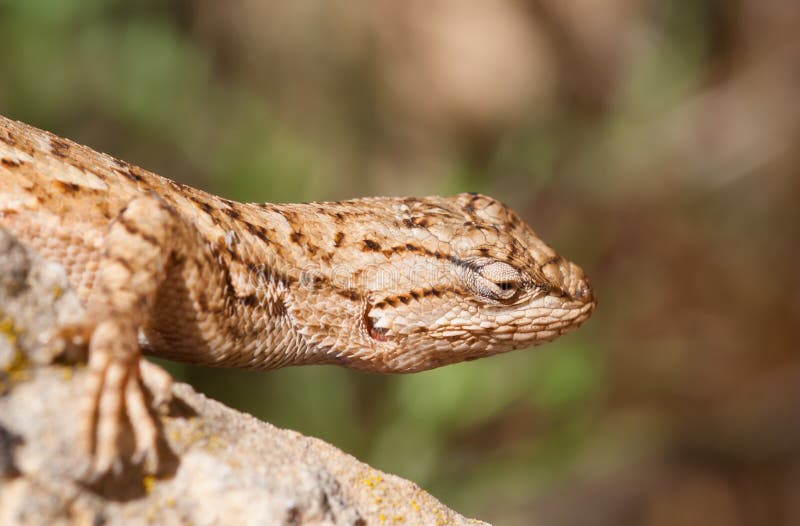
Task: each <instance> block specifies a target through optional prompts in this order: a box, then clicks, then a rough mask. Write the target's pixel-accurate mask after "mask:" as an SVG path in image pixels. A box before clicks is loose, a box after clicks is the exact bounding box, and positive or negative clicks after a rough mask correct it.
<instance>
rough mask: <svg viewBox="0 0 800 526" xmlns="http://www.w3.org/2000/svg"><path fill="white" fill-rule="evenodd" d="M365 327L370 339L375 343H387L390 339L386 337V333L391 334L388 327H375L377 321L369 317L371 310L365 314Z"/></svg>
mask: <svg viewBox="0 0 800 526" xmlns="http://www.w3.org/2000/svg"><path fill="white" fill-rule="evenodd" d="M364 327H365V328H366V331H367V334H369V337H370V338H372V339H373V340H375V341H379V342H385V341H386V340H387V339H388V338H387V337H386V333H387V332H389V329H388V328H386V327H376V326H375V319H374V318H372V316H370V315H369V310H367V312H366V313H364Z"/></svg>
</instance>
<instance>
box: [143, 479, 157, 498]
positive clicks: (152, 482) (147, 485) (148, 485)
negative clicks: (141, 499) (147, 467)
mask: <svg viewBox="0 0 800 526" xmlns="http://www.w3.org/2000/svg"><path fill="white" fill-rule="evenodd" d="M142 487H143V488H144V491H145V492H146V493H147V494H150V493H152V492H153V489H154V488H155V487H156V478H155V477H154V476H152V475H145V476H144V478H142Z"/></svg>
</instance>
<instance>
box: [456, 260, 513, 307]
mask: <svg viewBox="0 0 800 526" xmlns="http://www.w3.org/2000/svg"><path fill="white" fill-rule="evenodd" d="M468 285H471V288H472V289H473V292H474V293H475V294H477V295H478V296H482V297H484V298H487V299H490V300H494V301H508V300H510V299H512V298H514V297H515V296H516V295H517V293H518V292H519V291H520V290H521V288H522V276H521V275H520V273H519V271H518V270H517V269H515V268H514V267H512V266H511V265H509V264H508V263H503V262H502V261H492V260H490V261H489V262H487V263H485V264H483V265H481V264H480V263H479V264H477V265H476V266H475V272H474V274H473V275H472V279H471V280H468Z"/></svg>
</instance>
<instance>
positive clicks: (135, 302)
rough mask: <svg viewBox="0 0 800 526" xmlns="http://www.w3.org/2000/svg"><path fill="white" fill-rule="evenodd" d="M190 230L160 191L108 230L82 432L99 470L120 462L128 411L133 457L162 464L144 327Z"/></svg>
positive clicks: (92, 310) (148, 466)
mask: <svg viewBox="0 0 800 526" xmlns="http://www.w3.org/2000/svg"><path fill="white" fill-rule="evenodd" d="M189 233H190V229H189V228H188V227H187V225H185V224H183V222H182V220H181V219H180V218H179V217H178V215H177V214H176V213H175V212H174V210H172V208H170V207H169V206H168V205H167V204H166V203H165V202H164V201H163V200H162V199H160V198H158V197H155V196H145V197H140V198H137V199H135V200H133V201H132V202H131V203H129V205H128V206H127V207H126V208H124V209H123V210H122V211H121V212H120V214H119V216H118V217H117V219H116V220H115V221H114V222H113V223H112V224H111V225H110V227H109V230H108V232H107V234H106V236H105V237H104V241H103V250H102V253H101V256H100V260H99V263H98V269H97V276H96V280H95V284H94V286H93V289H92V293H91V295H90V296H89V299H88V305H87V307H88V319H89V325H90V327H92V334H91V338H90V340H89V373H90V374H89V384H88V389H87V391H88V392H87V393H86V398H85V407H84V426H85V430H84V433H85V436H86V443H87V445H88V449H89V451H90V453H91V455H92V468H91V471H92V474H93V475H101V474H104V473H108V472H110V471H119V470H120V469H121V468H122V462H121V461H122V457H123V452H122V450H121V444H122V442H123V440H122V439H123V433H124V431H125V429H126V427H125V418H126V417H127V418H128V420H129V422H130V426H131V428H132V430H133V438H134V441H135V453H134V456H133V460H134V462H143V464H144V468H145V470H146V471H148V472H156V471H157V470H158V467H159V466H158V464H159V455H158V447H157V442H158V436H159V431H158V426H157V424H156V422H155V420H154V418H153V415H152V414H151V412H150V410H149V407H148V403H147V397H146V395H145V390H144V387H143V386H142V382H141V371H140V359H141V351H140V348H139V343H138V331H139V329H140V328H141V327H142V326H143V325H144V324H145V323H146V322H147V320H148V317H149V316H150V315H151V313H152V308H153V304H154V302H155V298H156V295H157V293H158V290H159V287H161V286H163V284H164V279H165V277H166V275H167V270H168V266H169V265H170V262H171V261H172V260H173V258H174V256H175V255H176V253H177V252H179V251H181V250H182V249H185V248H187V244H189V242H190V239H187V238H190V236H189V235H188V234H189ZM167 390H168V389H167Z"/></svg>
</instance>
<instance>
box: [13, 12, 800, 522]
mask: <svg viewBox="0 0 800 526" xmlns="http://www.w3.org/2000/svg"><path fill="white" fill-rule="evenodd" d="M798 34H800V4H798V3H797V2H796V1H792V0H783V1H782V0H768V1H759V0H733V1H723V0H697V1H693V2H676V1H673V2H668V1H655V0H651V1H646V0H606V1H603V2H599V1H590V0H575V1H571V2H559V1H557V0H538V1H531V2H524V1H522V0H493V1H491V2H489V1H483V2H477V1H473V2H464V1H461V2H459V1H456V0H433V1H420V0H418V1H404V2H391V1H387V0H383V1H380V0H351V1H349V2H330V1H325V0H272V1H263V0H228V1H226V2H219V1H216V0H194V1H190V0H158V1H157V0H138V1H132V0H128V1H123V0H0V113H2V114H4V115H6V116H9V117H12V118H15V119H19V120H23V121H26V122H28V123H30V124H33V125H36V126H39V127H41V128H45V129H48V130H51V131H53V132H55V133H57V134H60V135H63V136H66V137H69V138H71V139H74V140H76V141H78V142H80V143H84V144H88V145H90V146H92V147H93V148H95V149H97V150H100V151H105V152H108V153H111V154H113V155H114V156H116V157H119V158H122V159H125V160H127V161H130V162H133V163H135V164H138V165H141V166H143V167H145V168H147V169H150V170H152V171H155V172H157V173H160V174H162V175H165V176H168V177H170V178H173V179H177V180H180V181H182V182H186V183H189V184H193V185H196V186H199V187H201V188H204V189H207V190H210V191H213V192H215V193H218V194H222V195H225V196H227V197H230V198H234V199H238V200H243V201H307V200H335V199H340V198H347V197H356V196H368V195H425V194H439V193H444V194H452V193H456V192H460V191H480V192H483V193H487V194H489V195H492V196H494V197H497V198H499V199H501V200H503V201H505V202H506V203H508V204H510V205H511V206H512V207H513V208H515V209H516V210H517V211H518V212H519V213H520V214H521V215H522V216H523V217H524V218H525V219H526V220H527V221H528V222H529V223H530V224H531V225H532V226H533V227H534V228H535V229H536V230H537V232H538V233H539V234H540V235H542V237H543V238H545V239H546V240H547V241H548V243H549V244H551V245H552V246H554V247H555V248H556V249H557V250H558V251H559V252H560V253H561V254H563V255H565V256H566V257H568V258H569V259H571V260H573V261H576V262H578V263H579V264H580V265H581V266H582V267H583V268H584V269H585V270H586V272H587V273H588V275H589V276H590V277H591V278H592V280H593V283H594V285H595V287H596V290H597V294H598V296H599V300H600V303H599V308H598V310H597V312H596V314H595V315H594V317H593V318H592V319H591V320H590V321H589V322H588V323H587V324H586V325H585V326H584V327H583V328H582V329H581V330H579V331H578V332H576V333H574V334H571V335H569V336H566V337H564V338H562V339H560V340H558V341H556V342H554V343H552V344H548V345H546V346H544V347H541V348H537V349H535V350H530V351H517V352H514V353H510V354H506V355H503V356H498V357H494V358H491V359H486V360H480V361H477V362H471V363H467V364H460V365H455V366H451V367H446V368H444V369H440V370H435V371H430V372H426V373H422V374H416V375H411V376H405V377H398V376H385V377H384V376H372V375H367V374H360V373H355V372H351V371H345V370H339V369H337V368H333V367H306V368H297V369H286V370H280V371H275V372H266V373H264V372H261V373H255V372H241V371H228V370H225V371H222V370H208V369H202V368H194V367H188V366H182V365H175V366H172V367H171V370H172V371H173V372H175V373H176V374H177V375H178V376H179V377H180V378H183V379H185V380H186V381H189V382H191V383H192V384H194V385H195V386H196V387H197V388H198V389H199V390H200V391H202V392H204V393H206V394H208V395H209V396H211V397H214V398H217V399H219V400H222V401H224V402H225V403H227V404H230V405H232V406H235V407H239V408H241V409H243V410H245V411H248V412H250V413H252V414H255V415H257V416H258V417H260V418H262V419H264V420H267V421H269V422H272V423H274V424H276V425H278V426H281V427H287V428H292V429H296V430H298V431H301V432H303V433H305V434H309V435H313V436H316V437H320V438H322V439H324V440H327V441H329V442H331V443H333V444H335V445H337V446H338V447H340V448H342V449H344V450H345V451H347V452H350V453H352V454H353V455H355V456H356V457H358V458H359V459H361V460H363V461H366V462H368V463H370V464H372V465H373V466H375V467H377V468H380V469H383V470H386V471H389V472H393V473H397V474H399V475H402V476H404V477H408V478H411V479H412V480H414V481H416V482H418V483H419V484H420V485H421V486H422V487H424V488H425V489H427V490H429V491H430V492H432V493H433V494H434V495H436V496H437V497H438V498H440V499H441V500H443V501H444V502H445V503H446V504H448V505H450V506H452V507H454V508H455V509H456V510H458V511H459V512H461V513H464V514H466V515H468V516H473V517H477V518H481V519H484V520H488V521H492V522H495V523H497V524H509V525H528V524H548V525H609V526H611V525H615V526H616V525H649V526H666V525H682V526H685V525H694V524H697V525H700V524H702V525H711V526H717V525H720V526H722V525H764V524H769V525H796V524H800V354H798V352H797V343H796V339H797V336H796V335H797V330H798V327H800V278H799V276H800V273H799V272H798V256H800V254H799V253H798V252H800V250H799V248H800V236H798V234H799V233H800V232H798V230H800V229H799V228H798V227H799V226H800V177H799V175H800V174H799V173H798V172H799V171H800V148H798V146H800V104H798V100H799V97H798V95H800V38H798Z"/></svg>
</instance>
